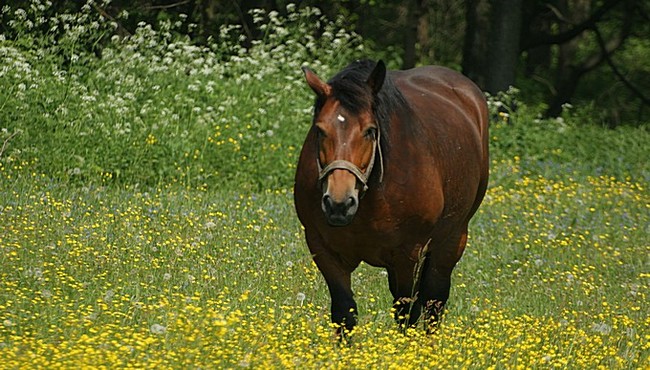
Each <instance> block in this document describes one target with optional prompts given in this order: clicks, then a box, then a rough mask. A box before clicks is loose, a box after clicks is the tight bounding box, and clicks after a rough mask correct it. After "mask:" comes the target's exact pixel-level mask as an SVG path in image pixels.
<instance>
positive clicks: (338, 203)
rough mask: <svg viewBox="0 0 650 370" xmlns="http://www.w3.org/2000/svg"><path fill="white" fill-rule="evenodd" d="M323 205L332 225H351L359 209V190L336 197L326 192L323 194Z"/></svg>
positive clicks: (328, 221) (326, 216)
mask: <svg viewBox="0 0 650 370" xmlns="http://www.w3.org/2000/svg"><path fill="white" fill-rule="evenodd" d="M321 206H322V208H323V212H324V213H325V218H326V219H327V223H328V224H330V226H346V225H349V224H350V223H351V222H352V219H353V218H354V215H356V214H357V210H358V209H359V195H358V191H357V190H356V189H355V190H354V191H353V192H351V193H348V194H344V195H343V196H342V197H334V196H333V195H332V194H330V193H329V192H326V193H325V194H323V198H322V202H321Z"/></svg>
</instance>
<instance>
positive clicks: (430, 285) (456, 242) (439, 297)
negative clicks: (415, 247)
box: [420, 228, 467, 333]
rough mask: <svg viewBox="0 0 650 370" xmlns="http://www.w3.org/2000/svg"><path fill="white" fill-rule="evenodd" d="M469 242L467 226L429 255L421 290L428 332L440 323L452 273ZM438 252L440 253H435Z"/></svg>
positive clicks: (447, 297)
mask: <svg viewBox="0 0 650 370" xmlns="http://www.w3.org/2000/svg"><path fill="white" fill-rule="evenodd" d="M466 244H467V228H465V229H464V231H463V232H462V233H461V234H460V235H458V236H457V237H455V238H450V239H449V240H448V241H447V242H446V243H444V244H443V248H440V249H439V250H434V251H432V253H431V254H430V255H429V256H428V257H427V261H426V264H425V266H424V271H423V274H422V279H421V281H420V292H422V293H421V295H422V297H421V298H422V302H423V303H422V304H423V305H424V309H425V325H426V329H427V332H429V333H430V332H432V331H434V330H435V329H436V328H437V326H438V325H439V324H440V320H441V319H442V314H443V312H444V309H445V304H446V303H447V299H449V291H450V288H451V273H452V270H453V269H454V267H455V266H456V263H457V262H458V260H459V259H460V257H461V255H462V253H463V251H464V250H465V245H466ZM435 252H438V253H435Z"/></svg>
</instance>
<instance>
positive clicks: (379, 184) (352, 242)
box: [294, 60, 489, 333]
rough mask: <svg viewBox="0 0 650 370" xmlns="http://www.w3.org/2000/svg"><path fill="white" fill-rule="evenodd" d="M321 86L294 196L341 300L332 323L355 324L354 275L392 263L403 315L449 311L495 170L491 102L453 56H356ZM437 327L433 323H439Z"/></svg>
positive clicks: (335, 299) (431, 316)
mask: <svg viewBox="0 0 650 370" xmlns="http://www.w3.org/2000/svg"><path fill="white" fill-rule="evenodd" d="M303 70H304V72H305V78H306V80H307V83H308V84H309V86H310V87H311V88H312V90H314V92H315V93H316V103H315V106H314V119H313V124H312V126H311V129H310V130H309V133H308V134H307V138H306V140H305V143H304V145H303V147H302V151H301V153H300V159H299V162H298V168H297V172H296V178H295V188H294V198H295V199H294V200H295V206H296V211H297V213H298V218H299V219H300V221H301V222H302V224H303V226H304V228H305V238H306V240H307V245H308V246H309V250H310V251H311V253H312V255H313V258H314V261H315V262H316V265H317V266H318V268H319V270H320V271H321V273H322V274H323V276H324V277H325V281H326V282H327V286H328V288H329V291H330V296H331V299H332V306H331V308H332V322H334V323H336V324H340V325H341V326H340V327H339V328H340V329H339V333H340V332H341V328H346V329H348V330H351V329H352V328H353V327H354V325H355V324H356V315H357V305H356V303H355V301H354V298H353V294H352V289H351V284H350V275H351V273H352V271H353V270H354V269H355V268H356V267H357V266H358V265H359V264H360V262H361V261H364V262H366V263H368V264H370V265H372V266H377V267H383V268H386V270H387V271H388V280H389V286H390V291H391V293H392V295H393V297H394V301H393V304H394V305H395V308H396V311H395V318H396V319H397V320H398V322H399V323H401V324H408V325H415V323H416V322H417V320H418V319H419V318H420V315H421V313H422V309H423V308H424V317H425V320H426V322H428V323H431V322H438V319H439V317H440V314H441V313H442V309H443V307H444V304H445V302H446V301H447V299H448V297H449V289H450V285H451V272H452V269H453V268H454V266H455V265H456V263H457V262H458V260H459V259H460V257H461V255H462V253H463V250H464V249H465V244H466V242H467V225H468V223H469V220H470V218H471V217H472V216H473V215H474V213H475V212H476V210H477V208H478V207H479V204H480V203H481V201H482V200H483V196H484V194H485V189H486V187H487V181H488V164H489V161H488V111H487V105H486V102H485V98H484V96H483V94H482V92H481V91H480V90H479V89H478V87H476V85H474V84H473V83H472V82H471V81H470V80H469V79H467V78H465V77H463V76H462V75H461V74H459V73H457V72H454V71H452V70H449V69H446V68H443V67H434V66H429V67H420V68H415V69H411V70H407V71H388V72H387V71H386V67H385V65H384V63H383V62H382V61H379V62H377V63H375V62H372V61H367V60H366V61H357V62H354V63H352V64H350V65H349V66H348V67H346V68H345V69H343V70H342V71H341V72H339V73H338V74H337V75H335V76H334V77H333V78H332V79H331V80H330V81H328V82H327V83H325V82H323V81H322V80H321V79H319V77H318V76H316V74H314V73H313V72H312V71H310V70H309V69H307V68H303ZM429 328H431V326H429Z"/></svg>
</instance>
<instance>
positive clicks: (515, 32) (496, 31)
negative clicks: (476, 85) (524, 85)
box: [486, 0, 523, 94]
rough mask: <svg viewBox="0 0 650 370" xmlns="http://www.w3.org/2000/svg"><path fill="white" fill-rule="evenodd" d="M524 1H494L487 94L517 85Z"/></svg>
mask: <svg viewBox="0 0 650 370" xmlns="http://www.w3.org/2000/svg"><path fill="white" fill-rule="evenodd" d="M522 1H523V0H494V1H493V7H492V12H491V14H492V28H491V30H490V31H491V32H490V41H491V42H490V48H489V49H488V72H487V75H486V78H487V79H486V90H487V91H488V92H490V93H491V94H495V93H497V92H499V91H505V90H507V89H508V87H509V86H511V85H513V84H514V83H515V77H516V72H517V61H518V60H519V51H520V48H519V38H520V35H521V19H522Z"/></svg>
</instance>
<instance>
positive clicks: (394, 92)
mask: <svg viewBox="0 0 650 370" xmlns="http://www.w3.org/2000/svg"><path fill="white" fill-rule="evenodd" d="M376 65H377V62H375V61H372V60H368V59H365V60H357V61H355V62H352V63H350V64H349V65H348V66H347V67H345V68H344V69H343V70H341V71H340V72H339V73H337V74H336V75H335V76H334V77H332V78H331V79H330V80H329V81H328V82H327V83H328V84H329V85H330V86H331V87H332V94H333V96H334V98H335V99H336V100H338V101H339V102H340V103H341V105H342V106H343V108H345V109H346V110H347V111H349V112H350V113H352V114H359V113H361V112H362V111H364V110H367V109H369V108H370V109H372V114H373V116H374V118H375V120H376V122H377V124H378V125H379V128H380V130H381V135H382V147H386V148H385V149H387V146H388V145H387V143H388V139H389V135H388V133H389V130H390V120H391V116H392V115H393V114H394V113H395V112H396V111H397V110H399V109H408V104H407V103H406V100H405V99H404V96H403V95H402V93H401V92H400V91H399V90H398V89H397V87H395V85H394V84H393V81H392V79H391V78H390V76H389V75H388V74H387V75H386V78H385V79H384V84H383V85H382V87H381V89H380V90H379V92H378V93H377V94H376V95H374V96H373V93H372V91H371V89H370V86H369V85H368V82H367V80H368V77H369V76H370V73H371V72H372V71H373V69H374V68H375V66H376ZM323 104H325V102H324V101H323V100H322V99H317V101H316V106H315V112H316V113H317V114H318V111H320V109H321V108H322V106H323ZM317 114H316V115H317Z"/></svg>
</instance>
